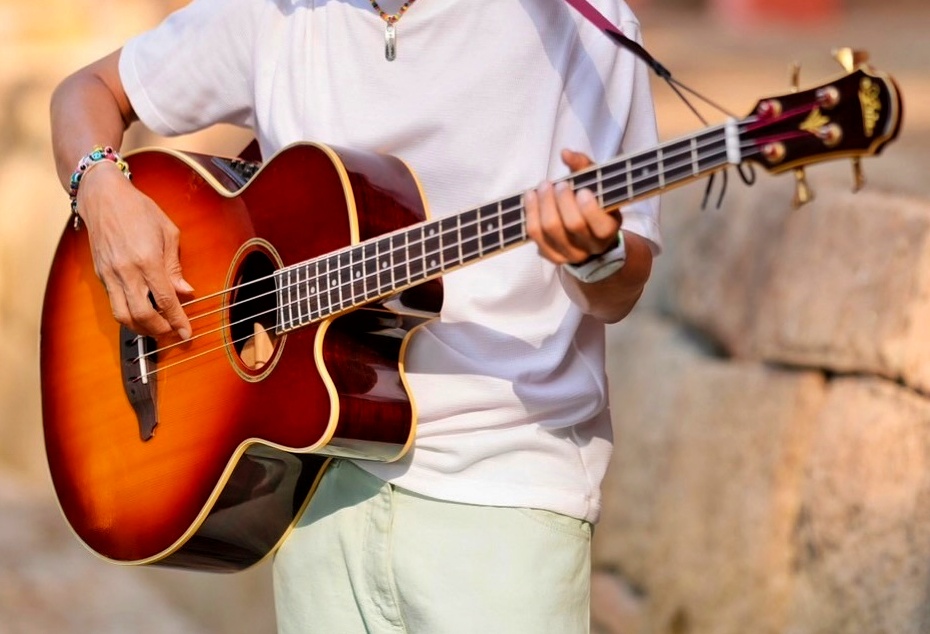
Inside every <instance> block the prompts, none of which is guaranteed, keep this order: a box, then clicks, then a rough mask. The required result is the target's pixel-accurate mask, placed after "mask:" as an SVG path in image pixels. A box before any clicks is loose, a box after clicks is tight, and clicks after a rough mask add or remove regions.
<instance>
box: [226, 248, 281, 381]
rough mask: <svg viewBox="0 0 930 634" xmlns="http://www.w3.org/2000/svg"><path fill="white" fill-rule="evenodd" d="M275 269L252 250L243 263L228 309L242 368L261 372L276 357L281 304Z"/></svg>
mask: <svg viewBox="0 0 930 634" xmlns="http://www.w3.org/2000/svg"><path fill="white" fill-rule="evenodd" d="M274 272H275V266H274V262H272V260H271V258H270V257H269V256H268V254H266V253H264V252H263V251H252V252H251V253H249V254H248V255H246V256H245V258H244V259H243V260H242V264H241V266H240V267H239V271H238V274H237V275H236V278H235V280H234V284H233V289H234V290H233V293H232V295H231V297H230V306H229V331H230V335H231V337H230V341H232V344H233V348H234V349H235V351H236V354H237V355H238V356H239V359H240V360H241V361H242V363H243V365H245V367H246V368H248V369H250V370H261V369H262V368H263V367H265V365H266V364H267V363H268V362H269V361H270V360H271V358H272V357H273V356H274V350H275V345H276V344H277V339H278V338H277V336H276V335H275V327H276V326H277V316H278V311H277V308H278V304H277V294H276V292H275V283H274Z"/></svg>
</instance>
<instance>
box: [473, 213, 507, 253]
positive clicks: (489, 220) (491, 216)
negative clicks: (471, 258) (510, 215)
mask: <svg viewBox="0 0 930 634" xmlns="http://www.w3.org/2000/svg"><path fill="white" fill-rule="evenodd" d="M500 221H501V219H500V209H499V206H498V204H497V203H491V204H489V205H484V206H483V207H479V208H478V222H479V223H480V225H481V226H480V228H479V230H478V235H479V240H478V248H479V250H480V254H481V255H482V256H483V255H484V254H485V253H493V252H494V251H496V250H497V249H498V248H499V247H500V244H501V240H500V235H499V232H500Z"/></svg>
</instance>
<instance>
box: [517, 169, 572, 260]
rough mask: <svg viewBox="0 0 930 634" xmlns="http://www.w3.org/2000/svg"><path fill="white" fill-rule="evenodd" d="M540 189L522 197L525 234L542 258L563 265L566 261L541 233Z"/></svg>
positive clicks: (541, 187) (541, 186) (540, 187)
mask: <svg viewBox="0 0 930 634" xmlns="http://www.w3.org/2000/svg"><path fill="white" fill-rule="evenodd" d="M540 189H543V185H540V186H539V187H538V188H537V189H535V190H532V189H531V190H530V191H528V192H526V194H524V196H523V204H524V207H525V210H526V233H527V235H529V236H530V238H532V239H533V241H534V242H535V243H536V248H537V249H538V251H539V254H540V255H541V256H542V257H544V258H546V259H547V260H550V261H552V262H554V263H556V264H564V263H565V262H566V260H565V259H564V258H563V257H562V255H561V254H560V253H559V252H558V251H556V250H555V249H553V248H552V246H551V245H550V244H549V240H548V238H547V237H546V235H545V233H544V232H543V227H542V220H541V217H540V216H541V213H540V205H541V203H540V194H539V191H540Z"/></svg>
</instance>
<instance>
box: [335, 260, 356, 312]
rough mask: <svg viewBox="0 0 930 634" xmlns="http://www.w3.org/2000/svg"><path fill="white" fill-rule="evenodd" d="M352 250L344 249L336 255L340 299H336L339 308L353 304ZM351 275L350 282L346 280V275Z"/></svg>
mask: <svg viewBox="0 0 930 634" xmlns="http://www.w3.org/2000/svg"><path fill="white" fill-rule="evenodd" d="M350 254H351V251H342V252H340V253H337V254H336V256H335V260H336V264H335V268H336V271H335V277H334V282H335V285H336V295H337V297H338V299H337V300H336V302H337V305H338V306H339V310H344V309H346V308H347V307H349V306H351V305H352V298H351V297H350V295H351V290H352V289H351V283H352V260H351V255H350ZM347 276H348V277H349V281H348V283H347V282H346V277H347Z"/></svg>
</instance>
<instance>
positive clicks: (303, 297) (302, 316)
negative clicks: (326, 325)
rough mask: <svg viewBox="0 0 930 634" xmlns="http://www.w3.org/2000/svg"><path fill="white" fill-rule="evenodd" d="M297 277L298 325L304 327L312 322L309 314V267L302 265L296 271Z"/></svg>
mask: <svg viewBox="0 0 930 634" xmlns="http://www.w3.org/2000/svg"><path fill="white" fill-rule="evenodd" d="M296 277H297V323H299V324H301V325H303V324H306V323H309V322H310V318H309V317H310V316H309V315H308V314H307V280H306V277H307V267H306V265H303V264H302V265H300V266H298V267H297V269H296Z"/></svg>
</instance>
